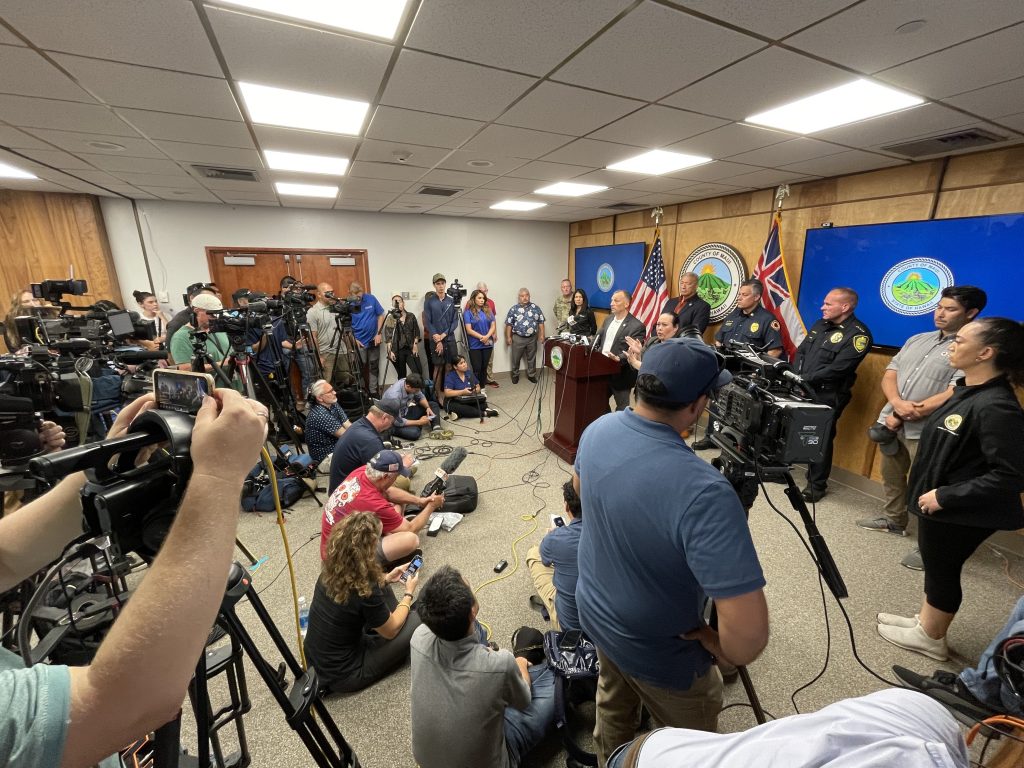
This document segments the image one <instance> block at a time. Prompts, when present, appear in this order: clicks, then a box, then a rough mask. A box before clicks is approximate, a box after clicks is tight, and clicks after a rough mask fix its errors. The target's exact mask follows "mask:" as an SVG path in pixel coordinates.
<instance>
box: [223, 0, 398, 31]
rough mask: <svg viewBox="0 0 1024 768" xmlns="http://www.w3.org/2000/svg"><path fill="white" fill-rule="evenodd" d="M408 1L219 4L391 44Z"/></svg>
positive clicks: (232, 0) (234, 0)
mask: <svg viewBox="0 0 1024 768" xmlns="http://www.w3.org/2000/svg"><path fill="white" fill-rule="evenodd" d="M406 1H407V0H219V2H220V3H221V4H227V5H239V6H242V7H243V8H251V9H252V10H254V11H266V12H267V13H273V14H275V15H277V16H287V17H288V18H292V19H302V20H303V21H311V22H313V23H314V24H321V25H323V26H325V27H334V28H336V29H345V30H348V31H350V32H361V33H362V34H364V35H372V36H373V37H383V38H384V39H385V40H391V39H393V38H394V36H395V32H396V31H397V30H398V24H399V22H401V20H402V13H403V12H404V11H405V5H406Z"/></svg>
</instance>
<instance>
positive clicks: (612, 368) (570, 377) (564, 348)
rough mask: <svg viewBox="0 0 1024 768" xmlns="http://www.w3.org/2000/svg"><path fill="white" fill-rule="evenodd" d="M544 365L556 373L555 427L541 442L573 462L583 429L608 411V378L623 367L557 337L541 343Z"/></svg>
mask: <svg viewBox="0 0 1024 768" xmlns="http://www.w3.org/2000/svg"><path fill="white" fill-rule="evenodd" d="M544 365H545V366H546V367H548V368H551V369H552V370H553V371H554V372H555V401H554V403H555V424H554V430H553V431H551V432H548V433H546V434H545V435H544V445H545V447H547V449H548V450H549V451H551V452H552V453H554V454H555V455H556V456H558V457H559V458H560V459H562V460H563V461H566V462H568V463H569V464H572V463H574V462H575V461H576V450H577V449H578V448H579V442H580V435H581V434H583V430H584V429H586V427H587V425H588V424H590V422H592V421H594V420H595V419H597V418H598V417H599V416H603V415H604V414H606V413H608V412H609V411H610V410H611V409H610V408H609V407H608V397H609V390H608V378H609V377H610V376H612V375H614V374H616V373H618V372H619V371H620V370H622V366H621V364H620V363H619V362H618V361H616V360H611V359H609V358H607V357H605V356H604V355H602V354H601V352H600V351H598V350H596V349H595V350H593V351H592V350H591V348H590V346H589V345H587V344H570V343H569V342H568V341H565V340H564V339H558V338H552V339H548V340H547V341H545V342H544Z"/></svg>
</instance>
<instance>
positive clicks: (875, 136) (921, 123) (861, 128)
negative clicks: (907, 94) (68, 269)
mask: <svg viewBox="0 0 1024 768" xmlns="http://www.w3.org/2000/svg"><path fill="white" fill-rule="evenodd" d="M971 122H973V121H972V119H971V118H970V117H969V116H968V115H965V114H963V113H961V112H957V111H956V110H953V109H949V108H948V107H943V106H941V105H939V104H922V105H921V106H919V107H912V108H911V109H905V110H903V111H902V112H895V113H893V114H891V115H882V116H881V117H875V118H872V119H871V120H862V121H861V122H859V123H852V124H851V125H841V126H839V127H838V128H830V129H829V130H827V131H819V132H818V133H816V134H814V135H815V138H818V139H823V140H827V141H834V142H836V143H837V144H846V145H848V146H851V147H878V146H881V145H883V144H896V143H899V142H901V141H909V140H910V139H916V138H919V137H922V136H932V135H935V134H938V133H942V132H944V131H947V130H952V129H954V128H958V127H960V126H962V125H967V124H968V123H971Z"/></svg>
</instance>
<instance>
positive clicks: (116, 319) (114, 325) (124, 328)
mask: <svg viewBox="0 0 1024 768" xmlns="http://www.w3.org/2000/svg"><path fill="white" fill-rule="evenodd" d="M107 322H108V323H110V330H111V332H112V333H113V334H114V336H115V337H116V338H118V339H126V338H128V337H129V336H134V335H135V324H134V323H133V322H132V316H131V313H130V312H128V310H121V311H120V312H107Z"/></svg>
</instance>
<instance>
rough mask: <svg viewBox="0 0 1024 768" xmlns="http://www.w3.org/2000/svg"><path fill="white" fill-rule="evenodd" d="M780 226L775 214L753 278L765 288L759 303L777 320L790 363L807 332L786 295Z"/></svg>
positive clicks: (786, 277) (789, 297)
mask: <svg viewBox="0 0 1024 768" xmlns="http://www.w3.org/2000/svg"><path fill="white" fill-rule="evenodd" d="M781 227H782V217H781V216H780V215H779V214H778V213H776V214H775V217H774V218H773V219H772V228H771V230H770V231H769V232H768V241H767V242H766V243H765V244H764V250H763V251H761V258H760V259H758V260H757V267H756V268H755V269H754V279H755V280H759V281H760V282H761V285H762V286H764V293H762V294H761V304H762V306H764V308H765V309H767V310H768V311H769V312H771V313H772V314H773V315H775V319H776V320H778V322H779V325H780V326H781V328H780V330H781V332H782V343H783V344H784V345H785V347H786V355H787V356H788V357H789V360H790V362H792V360H793V358H794V357H795V355H796V348H797V347H799V346H800V342H802V341H803V340H804V337H805V336H806V335H807V330H806V329H805V328H804V321H803V320H801V319H800V312H799V311H798V310H797V308H796V303H795V302H794V301H793V297H792V295H790V292H789V277H788V276H787V275H786V263H785V261H784V260H783V258H782V244H781V242H780V234H781V233H780V229H781Z"/></svg>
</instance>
